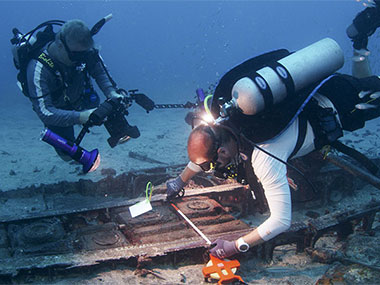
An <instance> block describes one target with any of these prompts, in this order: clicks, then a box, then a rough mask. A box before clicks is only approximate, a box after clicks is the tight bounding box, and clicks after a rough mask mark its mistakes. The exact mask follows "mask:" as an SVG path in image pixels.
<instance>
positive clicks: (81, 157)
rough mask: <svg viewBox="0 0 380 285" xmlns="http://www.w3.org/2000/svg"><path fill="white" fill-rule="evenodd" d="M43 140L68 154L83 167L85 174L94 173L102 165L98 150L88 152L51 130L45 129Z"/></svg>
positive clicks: (42, 135) (42, 134)
mask: <svg viewBox="0 0 380 285" xmlns="http://www.w3.org/2000/svg"><path fill="white" fill-rule="evenodd" d="M41 140H42V141H44V142H47V143H48V144H50V145H51V146H53V147H55V148H57V149H60V150H62V151H63V152H65V153H67V154H68V155H69V156H70V157H71V158H72V159H74V160H75V161H77V162H79V163H80V164H82V165H83V173H87V172H92V171H94V170H95V169H96V168H98V166H99V164H100V155H99V151H98V149H94V150H92V151H90V152H89V151H87V150H85V149H83V148H82V147H80V146H78V145H76V144H75V143H73V142H70V141H68V140H66V139H64V138H62V137H61V136H59V135H57V134H56V133H53V132H52V131H51V130H49V129H45V130H43V131H42V133H41Z"/></svg>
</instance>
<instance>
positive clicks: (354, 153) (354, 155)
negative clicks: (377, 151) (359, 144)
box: [330, 140, 379, 175]
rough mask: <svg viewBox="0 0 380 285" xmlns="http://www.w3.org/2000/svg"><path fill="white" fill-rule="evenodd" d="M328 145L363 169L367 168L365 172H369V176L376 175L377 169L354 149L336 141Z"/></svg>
mask: <svg viewBox="0 0 380 285" xmlns="http://www.w3.org/2000/svg"><path fill="white" fill-rule="evenodd" d="M330 145H331V146H332V147H333V148H335V149H336V150H337V151H340V152H341V153H344V154H346V155H348V156H350V157H352V158H353V159H355V160H356V161H358V162H359V163H360V164H362V165H363V166H364V167H365V168H367V170H368V171H369V172H371V174H373V175H376V173H377V171H378V170H379V168H378V167H377V166H376V165H375V164H374V163H373V162H372V161H371V160H370V159H369V158H368V157H366V156H365V155H364V154H362V153H361V152H359V151H357V150H356V149H353V148H352V147H349V146H347V145H344V144H342V143H341V142H340V141H338V140H336V141H334V142H333V143H331V144H330Z"/></svg>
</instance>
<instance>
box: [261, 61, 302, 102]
mask: <svg viewBox="0 0 380 285" xmlns="http://www.w3.org/2000/svg"><path fill="white" fill-rule="evenodd" d="M268 66H269V67H270V68H272V69H273V71H274V72H276V74H277V75H278V77H280V79H281V81H282V82H283V83H284V84H285V88H286V93H287V96H288V97H293V96H295V94H296V88H295V86H294V81H293V78H292V76H291V74H290V73H289V71H288V70H287V69H286V67H285V66H283V65H282V64H281V63H279V62H278V61H273V62H270V63H269V64H268Z"/></svg>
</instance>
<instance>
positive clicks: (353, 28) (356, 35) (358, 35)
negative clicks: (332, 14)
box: [346, 1, 380, 50]
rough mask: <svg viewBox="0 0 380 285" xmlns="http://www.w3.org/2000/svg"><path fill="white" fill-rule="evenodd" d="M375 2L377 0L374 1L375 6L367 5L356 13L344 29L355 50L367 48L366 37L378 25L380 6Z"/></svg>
mask: <svg viewBox="0 0 380 285" xmlns="http://www.w3.org/2000/svg"><path fill="white" fill-rule="evenodd" d="M377 2H379V1H375V3H376V6H375V7H368V8H366V9H364V10H363V11H361V12H360V13H359V14H357V15H356V17H355V19H354V20H353V21H352V24H351V25H350V26H348V28H347V30H346V33H347V36H348V37H349V38H350V39H352V41H353V44H354V48H355V49H357V50H360V49H366V48H367V43H368V37H369V36H370V35H372V34H373V33H374V32H375V31H376V29H377V28H378V27H379V26H380V7H379V6H378V5H377Z"/></svg>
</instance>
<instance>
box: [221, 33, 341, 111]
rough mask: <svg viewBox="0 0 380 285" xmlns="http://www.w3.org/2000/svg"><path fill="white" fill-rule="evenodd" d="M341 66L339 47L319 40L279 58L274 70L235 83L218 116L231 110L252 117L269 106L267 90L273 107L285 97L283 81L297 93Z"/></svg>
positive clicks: (264, 70)
mask: <svg viewBox="0 0 380 285" xmlns="http://www.w3.org/2000/svg"><path fill="white" fill-rule="evenodd" d="M343 63H344V56H343V51H342V49H341V48H340V46H339V45H338V44H337V43H336V42H335V41H334V40H333V39H331V38H325V39H322V40H320V41H318V42H316V43H313V44H311V45H309V46H307V47H305V48H303V49H301V50H298V51H296V52H295V53H292V54H290V55H288V56H286V57H284V58H282V59H280V60H279V61H278V64H279V65H278V66H277V67H276V68H275V69H273V67H269V66H266V67H263V68H261V69H259V70H258V71H257V76H253V77H252V78H249V77H243V78H241V79H240V80H238V81H237V82H236V83H235V85H234V86H233V88H232V99H231V101H229V102H227V103H225V104H224V105H223V106H222V109H221V115H222V116H227V113H228V112H229V111H228V110H229V109H234V108H236V109H238V110H240V111H241V112H242V113H243V114H245V115H255V114H257V113H259V112H261V111H263V110H265V108H266V107H268V106H266V103H265V98H264V95H265V94H263V93H264V92H265V91H268V90H269V92H270V94H271V96H272V98H271V102H272V104H277V103H280V102H282V101H283V100H285V99H286V97H287V95H288V94H287V93H288V88H287V86H286V84H285V80H288V81H289V80H291V81H292V85H293V88H294V91H295V92H297V91H299V90H301V89H302V88H304V87H307V86H308V85H310V84H313V83H316V82H318V81H320V80H322V79H324V78H326V77H327V76H329V75H331V74H333V73H334V72H336V71H337V70H338V69H339V68H341V67H342V66H343ZM281 77H282V78H281Z"/></svg>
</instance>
